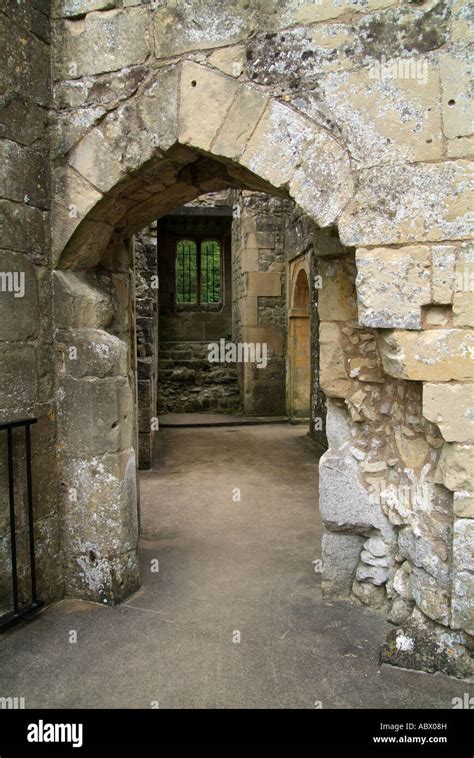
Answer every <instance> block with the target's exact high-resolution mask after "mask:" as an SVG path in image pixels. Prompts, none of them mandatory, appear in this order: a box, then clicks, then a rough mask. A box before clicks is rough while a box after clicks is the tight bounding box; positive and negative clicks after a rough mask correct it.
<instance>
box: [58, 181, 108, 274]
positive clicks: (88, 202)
mask: <svg viewBox="0 0 474 758" xmlns="http://www.w3.org/2000/svg"><path fill="white" fill-rule="evenodd" d="M53 186H54V199H53V203H52V213H53V214H54V224H53V227H52V232H53V234H52V251H53V256H54V260H55V262H56V261H57V259H58V258H59V256H60V254H61V253H62V251H63V249H64V247H65V246H66V243H67V241H68V240H69V239H70V237H71V236H72V234H73V232H74V230H75V229H76V227H77V225H78V224H79V223H80V222H81V221H82V219H83V218H84V217H85V216H86V215H87V213H88V212H89V211H90V210H91V209H92V208H93V207H94V206H95V205H96V204H97V203H98V202H99V200H100V199H101V198H102V194H101V193H100V192H98V191H97V189H96V188H95V187H93V186H92V185H91V184H90V183H89V182H88V181H87V180H86V179H84V178H83V177H82V176H80V175H79V174H78V173H77V172H76V171H73V170H72V169H71V168H69V167H60V168H58V169H56V170H55V171H54V173H53Z"/></svg>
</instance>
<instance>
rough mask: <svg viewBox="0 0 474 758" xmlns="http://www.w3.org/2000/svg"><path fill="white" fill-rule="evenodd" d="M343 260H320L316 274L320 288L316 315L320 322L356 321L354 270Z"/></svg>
mask: <svg viewBox="0 0 474 758" xmlns="http://www.w3.org/2000/svg"><path fill="white" fill-rule="evenodd" d="M352 269H353V265H352V266H349V265H347V263H346V262H345V261H344V259H339V260H325V259H324V258H322V259H321V261H320V263H319V266H318V272H319V275H320V276H321V278H322V286H321V288H320V289H319V291H318V313H319V318H320V319H321V321H354V320H356V319H357V301H356V290H355V281H354V280H355V270H352Z"/></svg>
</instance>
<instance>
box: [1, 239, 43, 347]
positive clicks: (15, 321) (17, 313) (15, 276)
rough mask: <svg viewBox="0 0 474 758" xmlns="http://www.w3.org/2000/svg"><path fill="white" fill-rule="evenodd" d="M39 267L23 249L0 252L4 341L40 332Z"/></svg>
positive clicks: (25, 338)
mask: <svg viewBox="0 0 474 758" xmlns="http://www.w3.org/2000/svg"><path fill="white" fill-rule="evenodd" d="M38 327H39V306H38V285H37V281H36V270H35V267H34V266H32V264H31V263H30V262H29V261H28V260H27V259H26V256H25V255H23V254H21V253H3V252H0V341H7V340H8V341H11V342H18V341H26V340H29V339H34V338H35V337H36V336H37V334H38Z"/></svg>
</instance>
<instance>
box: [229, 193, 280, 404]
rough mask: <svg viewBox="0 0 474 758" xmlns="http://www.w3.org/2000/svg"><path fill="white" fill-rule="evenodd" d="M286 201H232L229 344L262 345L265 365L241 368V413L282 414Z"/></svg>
mask: <svg viewBox="0 0 474 758" xmlns="http://www.w3.org/2000/svg"><path fill="white" fill-rule="evenodd" d="M286 205H287V203H286V201H284V200H282V199H280V198H275V197H271V196H269V195H267V194H262V193H258V192H249V191H243V192H242V193H239V194H237V195H236V197H235V212H234V220H233V226H232V267H233V281H232V288H233V292H234V302H233V339H234V341H235V342H241V343H265V344H266V345H267V351H268V364H267V366H266V367H265V368H263V367H258V366H257V364H255V363H245V364H240V366H239V370H240V371H239V379H240V384H241V387H242V391H243V402H244V412H245V414H246V415H249V416H258V415H267V416H285V415H286V390H285V387H286V364H285V355H286V343H287V302H286V266H285V247H284V221H285V211H286Z"/></svg>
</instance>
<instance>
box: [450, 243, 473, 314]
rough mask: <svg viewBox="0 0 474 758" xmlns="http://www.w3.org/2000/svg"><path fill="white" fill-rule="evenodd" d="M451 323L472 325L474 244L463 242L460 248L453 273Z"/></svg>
mask: <svg viewBox="0 0 474 758" xmlns="http://www.w3.org/2000/svg"><path fill="white" fill-rule="evenodd" d="M454 278H455V281H454V297H453V323H454V325H455V326H467V327H474V246H473V245H472V243H465V244H464V245H463V247H462V249H461V250H460V253H459V256H458V260H457V262H456V270H455V274H454Z"/></svg>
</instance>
